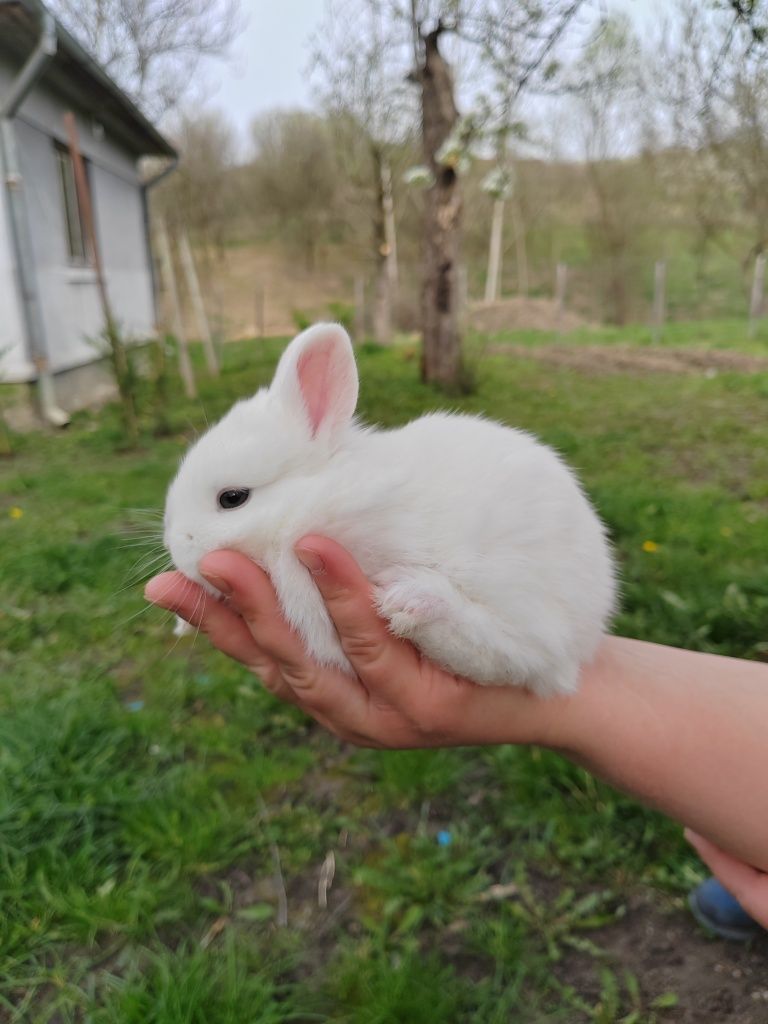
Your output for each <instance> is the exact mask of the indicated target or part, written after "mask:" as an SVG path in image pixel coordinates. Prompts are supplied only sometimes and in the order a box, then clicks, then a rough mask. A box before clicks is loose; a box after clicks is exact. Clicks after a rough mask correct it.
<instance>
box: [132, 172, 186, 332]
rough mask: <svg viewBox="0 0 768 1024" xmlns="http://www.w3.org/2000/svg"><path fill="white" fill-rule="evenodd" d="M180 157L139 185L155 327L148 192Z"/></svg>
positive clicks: (155, 295)
mask: <svg viewBox="0 0 768 1024" xmlns="http://www.w3.org/2000/svg"><path fill="white" fill-rule="evenodd" d="M179 160H180V157H178V156H174V157H172V158H171V161H170V163H169V164H168V165H167V166H166V167H164V168H163V169H162V171H159V172H158V173H157V174H154V175H153V176H152V177H151V178H147V180H146V181H144V182H142V185H141V209H142V213H143V215H144V240H145V243H146V247H147V262H148V264H149V277H150V281H151V283H152V304H153V306H154V310H155V325H156V329H158V330H159V328H157V321H158V320H159V319H160V299H159V290H158V287H157V274H156V273H155V260H154V257H153V255H152V227H151V225H150V217H149V192H150V190H151V189H153V188H155V186H156V185H159V184H160V182H161V181H165V179H166V178H167V177H168V176H169V175H171V174H173V172H174V171H175V170H176V168H177V167H178V166H179Z"/></svg>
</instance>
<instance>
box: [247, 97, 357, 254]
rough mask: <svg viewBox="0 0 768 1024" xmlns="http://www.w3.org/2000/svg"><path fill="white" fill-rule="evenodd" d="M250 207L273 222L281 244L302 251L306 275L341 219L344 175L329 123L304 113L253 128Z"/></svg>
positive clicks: (285, 114)
mask: <svg viewBox="0 0 768 1024" xmlns="http://www.w3.org/2000/svg"><path fill="white" fill-rule="evenodd" d="M251 137H252V139H253V146H254V160H253V164H252V165H251V167H250V169H249V173H248V179H249V193H250V197H251V203H252V204H253V205H254V206H255V207H256V208H257V209H258V210H261V211H262V213H263V215H264V216H269V217H271V218H273V219H274V221H275V226H276V229H277V230H278V231H279V232H280V235H281V238H282V240H283V241H286V242H288V243H291V244H293V245H295V246H296V247H297V248H299V249H300V250H301V251H302V253H303V256H304V261H305V264H306V267H307V269H308V270H312V269H314V267H315V263H316V259H317V254H318V249H319V246H320V242H321V241H322V239H323V237H324V236H325V235H326V233H327V231H328V230H329V228H330V227H332V226H333V224H334V221H335V220H337V219H338V216H339V214H338V210H339V192H340V188H341V181H342V174H341V169H340V168H339V167H338V165H337V163H336V151H335V147H334V140H333V136H332V133H331V127H330V125H329V123H328V121H327V120H326V119H324V118H322V117H319V116H318V115H316V114H309V113H306V112H304V111H298V110H297V111H276V112H273V113H271V114H266V115H265V116H263V117H259V118H257V119H256V120H255V121H254V122H253V124H252V126H251Z"/></svg>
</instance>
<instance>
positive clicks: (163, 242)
mask: <svg viewBox="0 0 768 1024" xmlns="http://www.w3.org/2000/svg"><path fill="white" fill-rule="evenodd" d="M157 248H158V254H159V256H160V270H161V273H162V276H163V283H164V285H165V291H166V294H167V295H168V299H169V301H170V304H171V316H172V319H173V332H174V334H175V335H176V341H177V342H178V345H179V372H180V374H181V379H182V381H183V382H184V391H185V392H186V395H187V398H197V387H196V385H195V374H194V371H193V369H192V363H191V361H190V358H189V349H188V347H187V336H186V334H185V333H184V323H183V321H182V319H181V306H180V304H179V289H178V288H177V287H176V274H175V273H174V270H173V258H172V256H171V243H170V242H169V241H168V231H167V230H166V227H165V221H164V220H162V219H159V218H158V221H157Z"/></svg>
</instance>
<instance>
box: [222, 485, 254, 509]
mask: <svg viewBox="0 0 768 1024" xmlns="http://www.w3.org/2000/svg"><path fill="white" fill-rule="evenodd" d="M250 496H251V490H250V488H249V487H231V488H228V489H227V490H226V491H219V496H218V498H217V501H218V503H219V508H223V509H224V510H225V511H229V509H231V508H240V506H241V505H244V504H245V503H246V501H248V499H249V498H250Z"/></svg>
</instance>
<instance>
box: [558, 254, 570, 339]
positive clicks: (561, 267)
mask: <svg viewBox="0 0 768 1024" xmlns="http://www.w3.org/2000/svg"><path fill="white" fill-rule="evenodd" d="M567 290H568V264H567V263H558V264H557V270H556V273H555V309H556V313H557V333H558V334H559V335H561V336H562V335H563V334H565V329H564V325H563V318H564V316H565V298H566V294H567Z"/></svg>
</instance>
